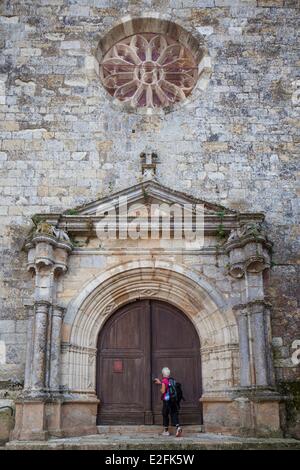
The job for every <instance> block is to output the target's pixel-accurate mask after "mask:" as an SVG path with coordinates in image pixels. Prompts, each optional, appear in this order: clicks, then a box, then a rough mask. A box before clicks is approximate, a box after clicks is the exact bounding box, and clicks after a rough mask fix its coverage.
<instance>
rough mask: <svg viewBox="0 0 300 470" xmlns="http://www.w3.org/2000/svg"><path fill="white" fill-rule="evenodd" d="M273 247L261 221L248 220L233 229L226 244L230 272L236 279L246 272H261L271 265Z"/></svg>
mask: <svg viewBox="0 0 300 470" xmlns="http://www.w3.org/2000/svg"><path fill="white" fill-rule="evenodd" d="M271 247H272V244H271V242H270V241H269V240H268V239H267V236H266V233H265V231H264V229H263V228H262V225H261V223H258V222H255V223H251V222H247V223H246V224H244V225H242V226H241V227H238V228H237V229H234V230H232V232H231V234H230V235H229V238H228V240H227V242H226V243H225V245H224V249H225V252H226V253H227V254H228V256H229V260H230V262H229V264H228V273H229V274H230V276H232V277H234V278H236V279H240V278H242V277H243V276H244V274H245V273H246V272H249V273H261V272H262V271H264V270H265V269H267V268H269V267H270V249H271Z"/></svg>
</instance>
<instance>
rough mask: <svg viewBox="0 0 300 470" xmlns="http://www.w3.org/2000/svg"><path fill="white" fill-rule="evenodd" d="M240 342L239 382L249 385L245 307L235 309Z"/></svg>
mask: <svg viewBox="0 0 300 470" xmlns="http://www.w3.org/2000/svg"><path fill="white" fill-rule="evenodd" d="M236 318H237V323H238V330H239V343H240V383H241V386H242V387H249V386H250V385H251V358H250V348H249V335H248V313H247V310H246V309H239V310H237V311H236Z"/></svg>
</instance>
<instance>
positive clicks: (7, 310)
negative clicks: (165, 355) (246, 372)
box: [0, 0, 300, 433]
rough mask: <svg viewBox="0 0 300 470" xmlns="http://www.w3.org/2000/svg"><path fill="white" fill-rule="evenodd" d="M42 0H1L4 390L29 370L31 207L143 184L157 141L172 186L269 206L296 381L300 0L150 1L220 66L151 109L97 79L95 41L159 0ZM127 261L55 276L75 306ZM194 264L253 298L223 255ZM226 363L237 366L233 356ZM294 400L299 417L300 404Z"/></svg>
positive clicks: (282, 343) (222, 200)
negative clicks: (86, 287) (174, 103)
mask: <svg viewBox="0 0 300 470" xmlns="http://www.w3.org/2000/svg"><path fill="white" fill-rule="evenodd" d="M46 3H47V2H46ZM46 3H45V2H44V1H42V0H40V1H39V0H35V1H33V0H28V1H27V2H19V1H17V0H12V1H4V2H3V5H1V16H0V24H1V32H0V46H1V48H2V54H1V57H0V131H1V144H0V145H1V146H0V161H1V169H0V187H1V188H0V189H1V191H0V194H1V196H0V235H1V237H2V240H1V254H0V260H1V261H0V263H1V279H0V282H1V286H0V319H1V320H0V341H2V342H4V344H5V346H2V350H4V349H5V354H4V353H2V354H1V358H2V359H1V360H0V381H2V383H3V384H4V385H3V390H4V388H5V387H6V383H7V381H8V380H9V379H12V380H14V381H19V382H20V383H22V382H23V380H24V363H25V356H26V354H25V349H26V338H27V336H26V330H27V328H26V323H27V316H26V315H27V314H26V312H25V309H24V306H23V305H24V303H25V301H26V300H28V299H30V298H32V296H33V291H34V289H33V283H32V280H31V278H30V275H29V274H28V273H27V272H26V254H25V253H24V252H23V251H22V247H23V245H24V241H25V238H26V236H27V234H28V231H29V230H30V228H31V222H30V217H31V216H32V215H33V214H35V213H39V212H48V213H49V212H52V213H54V212H63V211H65V210H66V209H73V208H74V207H76V206H78V205H80V204H84V203H87V202H89V201H91V200H95V199H97V198H99V197H102V196H105V195H109V194H112V193H113V192H115V191H117V190H120V189H124V188H127V187H129V186H131V185H133V184H136V183H137V182H138V181H139V178H140V177H141V173H140V157H139V155H140V153H141V152H143V151H144V149H145V148H146V147H147V146H150V147H155V148H154V150H155V151H156V152H157V153H158V154H159V156H160V163H159V165H157V174H156V176H157V178H158V180H159V181H160V182H161V183H162V184H164V185H166V186H169V187H170V188H174V189H178V190H181V191H185V192H188V193H190V194H191V195H194V196H196V197H198V198H202V199H205V200H208V201H211V202H215V203H218V204H222V205H224V206H227V207H228V208H229V209H236V210H239V211H241V212H243V211H251V212H252V211H256V212H263V213H264V214H265V215H266V224H267V230H268V236H269V238H270V240H272V242H273V243H274V245H273V253H272V260H273V262H272V267H271V270H270V273H269V274H267V273H265V274H264V283H265V286H267V287H268V294H269V297H270V302H271V303H272V305H273V307H272V313H271V323H272V334H273V336H274V341H273V348H274V351H273V352H274V358H275V361H274V363H275V377H276V379H277V381H280V382H282V383H284V384H286V383H294V381H298V380H299V367H300V366H299V365H295V364H293V362H292V361H291V354H292V352H293V350H292V342H293V341H294V340H295V339H300V338H299V331H300V313H299V302H297V298H298V297H299V292H298V289H299V287H298V286H299V260H298V259H297V253H299V229H298V225H297V224H298V221H297V215H296V213H297V204H298V197H299V195H297V193H296V190H295V180H296V177H297V161H298V158H299V157H298V155H299V136H298V133H299V123H298V119H297V113H298V109H299V103H300V101H299V84H298V81H299V79H298V71H297V67H298V66H299V58H298V47H299V46H298V45H297V41H298V36H299V35H298V24H299V14H300V10H299V5H298V4H297V2H295V1H293V0H290V1H285V2H283V1H282V0H258V1H252V0H235V1H227V0H203V1H200V0H197V1H196V0H188V1H185V2H182V1H177V0H170V1H169V0H168V1H165V2H152V4H151V9H152V10H153V11H155V12H157V13H159V14H165V13H166V14H169V15H171V17H172V19H173V20H174V21H177V20H179V21H181V23H182V24H183V25H185V26H186V27H187V28H190V29H191V32H192V33H195V34H196V33H198V34H199V33H200V34H201V35H203V37H204V40H205V44H206V47H207V49H208V51H209V54H210V57H211V59H212V75H211V77H210V79H209V80H208V81H207V83H205V85H203V88H205V90H204V91H203V92H202V93H200V94H199V95H198V96H196V97H195V98H194V99H192V100H191V102H190V103H188V106H185V107H179V108H178V109H177V110H175V111H173V112H170V113H167V114H162V115H153V116H143V115H139V114H135V113H126V112H125V111H124V110H122V109H120V108H117V107H115V106H113V105H112V103H111V101H110V100H109V99H108V96H107V94H106V92H105V90H104V89H103V87H102V86H101V83H100V80H99V77H98V75H97V70H96V69H97V64H98V62H97V60H96V59H95V58H94V53H95V50H96V47H97V45H98V42H99V39H100V38H101V37H103V35H104V34H105V33H107V31H108V30H109V29H110V28H111V27H112V26H113V25H114V24H115V22H116V21H119V20H120V18H121V17H123V16H125V15H128V14H132V15H134V16H140V15H141V14H142V13H143V12H144V11H145V10H148V9H149V8H150V7H149V2H148V1H141V2H128V1H127V0H126V1H122V2H118V5H117V4H116V2H113V1H109V0H105V1H102V0H95V1H94V2H90V3H91V4H88V3H87V2H86V1H84V0H78V1H76V2H75V1H70V2H67V3H66V2H63V1H62V0H57V1H55V2H48V4H47V5H46ZM83 239H84V241H82V240H78V243H84V244H85V245H86V247H88V248H89V249H95V248H98V246H96V243H95V240H88V241H87V237H83ZM141 246H144V247H145V245H141ZM152 248H157V247H152ZM159 248H165V246H160V247H159ZM219 258H220V257H219ZM131 259H134V260H136V259H137V256H133V257H132V258H131ZM168 260H169V261H171V262H172V263H174V262H177V261H178V259H176V257H175V256H174V255H168ZM127 261H129V258H128V257H126V255H124V254H123V255H120V254H110V255H109V256H107V257H106V256H103V257H102V254H101V256H100V255H99V256H96V257H94V255H91V256H90V257H87V256H85V255H84V256H78V257H75V256H74V258H73V259H70V267H69V268H70V271H69V273H67V274H66V276H65V278H62V279H59V281H58V285H57V291H58V297H59V298H60V299H61V300H62V301H63V302H65V304H66V305H67V304H68V303H69V302H70V300H71V299H72V298H74V297H75V296H76V295H77V293H78V291H79V290H80V289H81V287H82V285H83V284H84V283H88V282H89V281H91V280H92V279H93V278H94V277H95V276H97V275H99V272H101V271H102V270H103V271H104V270H105V269H107V268H108V267H111V266H113V265H116V264H118V263H119V264H121V263H125V262H127ZM180 262H182V259H181V260H180ZM184 263H185V265H186V266H190V267H193V269H195V270H196V271H197V272H198V273H201V275H203V276H204V277H205V279H206V278H207V279H209V280H211V282H212V283H213V285H214V287H216V288H217V289H218V290H219V291H220V292H221V293H222V295H224V298H225V299H226V302H227V300H228V299H229V298H230V297H231V302H232V305H235V304H238V303H241V304H242V303H243V302H244V301H245V298H243V296H245V295H246V294H245V293H243V292H242V289H240V287H237V286H236V284H234V282H233V281H232V280H228V279H227V278H226V277H225V274H224V276H223V275H222V273H223V272H224V273H225V264H226V262H224V263H223V264H222V269H221V270H220V269H219V266H220V265H218V263H220V259H218V257H216V256H215V255H211V254H210V255H209V256H207V257H203V259H200V260H199V257H197V256H195V257H194V258H193V257H190V258H187V259H185V260H184ZM79 266H80V267H79ZM230 283H231V284H230ZM40 287H41V290H42V289H44V288H45V285H44V284H41V286H40ZM250 288H251V289H252V291H251V295H253V296H254V297H255V296H257V295H259V293H260V292H261V285H258V283H256V281H255V282H254V280H253V285H252V286H250ZM46 289H47V286H46ZM241 292H242V293H241ZM228 302H229V300H228ZM228 331H230V329H229V330H228ZM56 333H57V328H56ZM275 338H277V339H275ZM279 338H280V340H279ZM207 354H210V352H207ZM218 354H219V355H220V356H221V355H223V352H221V353H218ZM218 360H219V359H218V358H216V363H217V362H218ZM226 361H228V364H230V365H232V364H238V358H236V357H230V358H226ZM238 367H239V366H238V365H236V368H237V370H238ZM237 376H238V374H237ZM207 377H208V379H207V380H208V383H209V382H210V381H211V382H210V383H211V384H216V383H218V384H219V386H221V385H222V384H228V383H229V382H230V380H231V379H228V376H227V375H226V373H225V372H224V371H223V372H220V373H219V375H218V377H217V376H215V377H214V376H213V373H212V371H211V372H210V373H208V374H207ZM209 377H211V378H209ZM216 377H217V378H216ZM236 380H238V379H237V378H236V376H235V378H234V380H233V381H236ZM236 384H237V383H236V382H234V385H236ZM231 385H233V384H232V383H231ZM293 410H294V411H293V413H294V415H293V416H296V415H297V413H298V408H297V407H294V408H293ZM293 419H294V421H293V423H291V426H290V427H289V424H287V426H286V428H287V429H292V431H291V432H293V433H296V432H299V421H297V418H293ZM297 429H298V431H297Z"/></svg>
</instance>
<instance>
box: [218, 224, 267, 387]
mask: <svg viewBox="0 0 300 470" xmlns="http://www.w3.org/2000/svg"><path fill="white" fill-rule="evenodd" d="M270 248H271V243H270V242H269V241H268V239H267V237H266V235H265V233H264V232H263V230H262V227H261V225H260V224H258V223H253V222H248V223H247V224H244V225H243V226H242V227H241V228H239V229H237V230H234V231H233V232H232V233H231V235H230V236H229V239H228V241H227V243H226V244H225V250H226V252H227V254H228V255H229V260H230V263H229V265H228V271H229V274H230V276H232V277H233V278H235V279H236V282H239V283H240V292H241V296H240V299H241V300H242V302H241V303H240V304H238V305H235V306H234V307H233V309H234V311H235V312H236V318H237V323H238V328H239V342H240V367H241V370H240V384H241V386H242V387H249V386H268V385H269V384H270V375H271V374H270V371H269V369H270V360H269V359H268V358H270V354H269V349H270V344H269V340H268V332H267V328H266V316H265V315H266V311H267V310H266V307H267V303H266V302H265V293H264V284H263V271H264V270H265V269H268V268H269V267H270V256H269V250H270ZM268 308H269V306H268Z"/></svg>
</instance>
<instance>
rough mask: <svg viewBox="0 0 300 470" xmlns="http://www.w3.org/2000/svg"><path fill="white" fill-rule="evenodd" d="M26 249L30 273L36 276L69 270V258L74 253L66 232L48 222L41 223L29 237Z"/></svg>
mask: <svg viewBox="0 0 300 470" xmlns="http://www.w3.org/2000/svg"><path fill="white" fill-rule="evenodd" d="M25 249H26V250H27V251H28V264H27V269H28V270H29V271H31V272H33V273H34V274H36V273H37V272H39V271H41V270H45V269H46V270H47V269H48V270H49V274H50V273H51V272H54V274H56V272H65V271H66V270H67V258H68V255H69V253H70V252H71V251H72V244H71V241H70V239H69V237H68V234H67V233H66V232H65V231H63V230H61V229H57V228H55V227H54V226H52V225H51V224H48V223H47V222H40V223H39V224H37V226H36V228H35V230H34V232H33V233H32V234H31V236H30V237H28V239H27V242H26V244H25Z"/></svg>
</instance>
